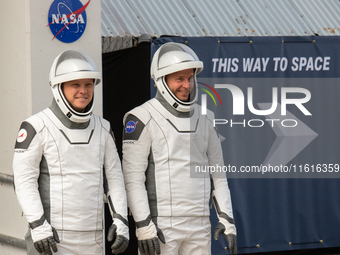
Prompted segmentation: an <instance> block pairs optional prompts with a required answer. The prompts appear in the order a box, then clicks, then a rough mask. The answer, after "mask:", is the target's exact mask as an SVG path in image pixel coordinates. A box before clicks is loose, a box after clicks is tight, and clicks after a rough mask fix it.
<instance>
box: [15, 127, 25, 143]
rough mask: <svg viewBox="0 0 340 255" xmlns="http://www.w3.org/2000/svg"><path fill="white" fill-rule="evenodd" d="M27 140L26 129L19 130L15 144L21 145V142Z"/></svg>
mask: <svg viewBox="0 0 340 255" xmlns="http://www.w3.org/2000/svg"><path fill="white" fill-rule="evenodd" d="M26 138H27V131H26V129H23V128H22V129H20V130H19V134H18V137H17V142H18V143H22V142H23V141H25V140H26Z"/></svg>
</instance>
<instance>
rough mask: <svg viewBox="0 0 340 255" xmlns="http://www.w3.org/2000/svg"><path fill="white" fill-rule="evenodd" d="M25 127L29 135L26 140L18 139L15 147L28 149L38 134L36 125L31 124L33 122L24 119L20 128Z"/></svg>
mask: <svg viewBox="0 0 340 255" xmlns="http://www.w3.org/2000/svg"><path fill="white" fill-rule="evenodd" d="M21 129H25V130H26V132H27V137H26V139H25V140H24V141H22V142H18V140H17V141H16V143H15V149H28V147H29V146H30V144H31V142H32V140H33V138H34V136H35V135H36V134H37V132H36V131H35V129H34V127H33V126H32V125H31V123H29V122H26V121H24V122H23V123H21V126H20V129H19V131H20V130H21ZM19 135H20V134H19Z"/></svg>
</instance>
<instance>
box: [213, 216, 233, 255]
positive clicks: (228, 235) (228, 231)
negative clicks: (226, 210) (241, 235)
mask: <svg viewBox="0 0 340 255" xmlns="http://www.w3.org/2000/svg"><path fill="white" fill-rule="evenodd" d="M219 220H220V221H219V222H218V224H217V226H216V228H215V232H214V239H215V241H217V240H218V239H219V238H220V235H221V234H222V233H223V235H224V237H225V239H227V242H228V247H229V250H230V254H231V255H236V254H237V242H236V228H235V225H234V224H232V223H229V222H228V221H227V220H226V219H224V218H220V219H219Z"/></svg>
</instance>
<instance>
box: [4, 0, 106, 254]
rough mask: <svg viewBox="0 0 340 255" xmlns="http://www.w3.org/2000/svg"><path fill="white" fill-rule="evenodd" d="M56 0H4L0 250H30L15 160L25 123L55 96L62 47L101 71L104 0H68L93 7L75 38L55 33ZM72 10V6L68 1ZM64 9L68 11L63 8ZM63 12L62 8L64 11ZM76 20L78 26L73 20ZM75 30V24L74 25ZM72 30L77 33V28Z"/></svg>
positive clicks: (98, 92) (98, 103)
mask: <svg viewBox="0 0 340 255" xmlns="http://www.w3.org/2000/svg"><path fill="white" fill-rule="evenodd" d="M58 1H59V0H55V1H52V0H51V1H39V0H27V1H19V0H12V1H1V2H0V16H1V17H2V19H3V21H2V24H1V37H0V45H1V48H0V61H1V64H0V65H1V68H0V77H1V79H2V82H1V85H0V86H1V92H0V95H1V96H0V97H1V100H0V107H1V109H2V111H1V113H0V118H1V121H0V130H1V135H0V143H1V146H0V162H1V164H0V204H1V210H0V254H6V255H7V254H8V255H11V254H16V255H17V254H26V251H25V249H24V248H23V242H24V241H23V239H24V236H25V233H26V231H27V221H26V219H25V217H24V215H23V213H22V210H21V208H20V206H19V204H18V201H17V199H16V197H15V194H14V187H13V184H12V178H13V177H12V174H13V173H12V159H13V150H14V144H15V140H16V137H17V132H18V131H19V127H20V124H21V122H22V121H23V120H24V119H26V118H27V117H29V116H30V115H32V114H35V113H37V112H38V111H40V110H42V109H44V108H46V107H48V106H49V105H50V104H51V101H52V93H51V89H50V86H49V80H48V79H49V71H50V67H51V65H52V62H53V60H54V58H55V57H56V56H57V55H58V54H59V53H60V52H62V51H63V50H66V49H76V50H80V51H84V52H86V53H87V54H88V55H90V56H91V57H92V58H93V60H94V61H95V62H96V65H97V67H98V68H99V70H101V66H102V65H101V34H100V33H101V32H100V26H101V14H100V12H101V4H100V1H89V0H81V1H79V0H67V1H64V3H66V4H69V3H70V2H72V3H76V4H78V5H82V6H83V5H86V4H87V3H89V4H88V6H87V8H86V10H84V12H85V13H86V15H87V20H86V21H85V23H86V28H85V31H83V34H82V36H81V37H80V38H79V39H78V40H76V41H75V42H70V43H65V42H62V41H60V40H59V39H57V38H55V39H53V37H54V34H52V32H51V30H50V27H49V25H48V24H49V21H48V17H49V11H50V8H51V5H52V4H53V3H54V4H56V3H57V2H58ZM68 7H69V8H70V9H71V8H72V6H71V5H70V6H68ZM64 11H65V10H64ZM61 14H63V11H62V10H61ZM72 25H76V23H75V24H72ZM69 28H70V29H69V30H68V29H65V31H66V30H67V31H71V30H72V29H74V27H72V26H70V27H69ZM73 32H77V31H76V30H73ZM101 90H102V86H101V84H100V85H98V86H97V87H96V92H95V100H96V107H95V112H96V113H97V114H99V115H102V92H101Z"/></svg>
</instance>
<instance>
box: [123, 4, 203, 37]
mask: <svg viewBox="0 0 340 255" xmlns="http://www.w3.org/2000/svg"><path fill="white" fill-rule="evenodd" d="M127 2H128V3H129V5H130V7H131V8H132V10H133V11H134V12H135V14H136V15H137V17H138V19H139V20H140V22H141V23H142V24H143V26H144V27H145V29H146V30H147V31H148V33H149V35H150V36H151V37H160V36H162V35H173V36H205V34H204V33H203V31H202V29H201V28H200V27H199V26H198V24H197V23H196V21H195V20H194V18H193V17H192V15H191V14H190V12H189V11H188V9H187V8H186V7H185V5H184V4H183V2H182V1H181V0H167V1H161V0H127Z"/></svg>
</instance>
